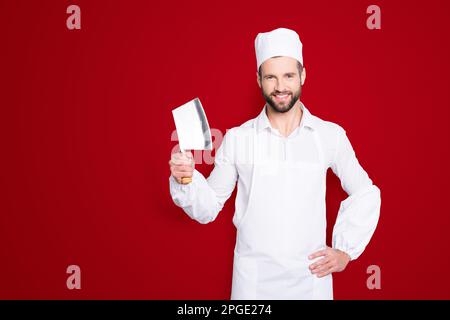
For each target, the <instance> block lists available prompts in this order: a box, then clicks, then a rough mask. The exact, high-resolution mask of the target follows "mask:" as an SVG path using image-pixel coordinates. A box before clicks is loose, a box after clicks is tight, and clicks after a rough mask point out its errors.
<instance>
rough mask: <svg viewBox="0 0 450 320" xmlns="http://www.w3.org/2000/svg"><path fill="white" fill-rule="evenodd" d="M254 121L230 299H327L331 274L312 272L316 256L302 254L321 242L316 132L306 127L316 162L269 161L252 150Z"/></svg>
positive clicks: (322, 169) (321, 171) (321, 169)
mask: <svg viewBox="0 0 450 320" xmlns="http://www.w3.org/2000/svg"><path fill="white" fill-rule="evenodd" d="M255 126H256V122H255V124H254V128H253V146H254V147H253V159H254V161H253V162H254V164H253V173H252V182H251V183H252V185H251V190H250V195H249V203H248V206H247V210H246V212H245V214H244V215H243V216H242V218H241V219H240V221H238V222H237V225H236V228H237V240H236V247H235V250H234V262H233V281H232V292H231V299H232V300H237V299H245V300H252V299H302V300H303V299H333V288H332V276H331V274H330V275H328V276H326V277H323V278H317V276H316V275H313V274H312V273H311V271H310V270H309V265H310V264H312V263H313V262H315V261H317V260H318V259H320V258H317V259H315V260H309V259H308V255H310V254H312V253H314V252H316V251H318V250H320V249H324V248H325V246H326V210H325V189H326V170H327V168H326V165H325V163H324V153H323V148H322V144H321V142H320V138H319V135H318V133H317V131H314V130H313V131H311V133H312V134H313V136H314V141H315V145H316V147H317V154H318V162H298V161H297V162H293V161H281V162H274V161H267V160H264V157H263V156H261V155H260V154H259V153H258V150H259V148H258V144H257V138H256V127H255ZM304 130H309V129H308V128H304ZM297 134H309V132H303V131H300V132H297ZM318 195H320V196H318ZM256 199H258V201H256ZM288 203H289V205H287V204H288Z"/></svg>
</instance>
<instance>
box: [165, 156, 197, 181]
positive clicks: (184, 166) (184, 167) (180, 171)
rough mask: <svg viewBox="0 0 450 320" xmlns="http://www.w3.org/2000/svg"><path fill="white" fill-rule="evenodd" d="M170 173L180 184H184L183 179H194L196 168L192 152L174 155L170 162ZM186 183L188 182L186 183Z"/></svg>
mask: <svg viewBox="0 0 450 320" xmlns="http://www.w3.org/2000/svg"><path fill="white" fill-rule="evenodd" d="M169 166H170V172H171V173H172V176H173V177H174V178H175V180H176V181H177V182H178V183H181V184H183V181H182V180H181V179H182V178H192V175H193V173H194V168H195V161H194V156H193V155H192V153H191V152H190V151H186V152H185V153H184V154H183V153H181V152H176V153H172V156H171V159H170V161H169ZM185 183H186V182H185Z"/></svg>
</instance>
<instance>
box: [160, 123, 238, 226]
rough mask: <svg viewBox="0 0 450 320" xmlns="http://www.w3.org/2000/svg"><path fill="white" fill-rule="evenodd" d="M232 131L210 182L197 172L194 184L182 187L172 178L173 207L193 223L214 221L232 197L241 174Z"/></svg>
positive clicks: (217, 154) (219, 153)
mask: <svg viewBox="0 0 450 320" xmlns="http://www.w3.org/2000/svg"><path fill="white" fill-rule="evenodd" d="M232 136H233V129H231V130H229V131H227V133H226V134H225V136H224V139H223V141H222V144H221V146H220V147H219V148H218V149H217V152H216V156H215V159H214V168H213V170H212V171H211V174H210V175H209V177H208V178H207V179H205V177H204V176H203V175H202V174H201V173H200V172H199V171H197V170H196V169H195V170H194V173H193V176H192V182H191V183H189V184H187V185H183V184H179V183H178V182H177V181H176V180H175V178H174V177H172V175H171V176H170V177H169V186H170V194H171V196H172V199H173V201H174V203H175V204H176V205H177V206H179V207H180V208H182V209H183V210H184V212H186V214H187V215H188V216H189V217H191V218H192V219H194V220H196V221H198V222H200V223H203V224H204V223H209V222H211V221H214V220H215V219H216V217H217V215H218V213H219V212H220V211H221V210H222V208H223V206H224V204H225V202H226V201H227V200H228V198H229V197H230V196H231V194H232V192H233V190H234V187H235V185H236V181H237V178H238V173H237V170H236V167H235V163H234V160H233V158H234V155H233V149H234V148H233V140H234V138H232Z"/></svg>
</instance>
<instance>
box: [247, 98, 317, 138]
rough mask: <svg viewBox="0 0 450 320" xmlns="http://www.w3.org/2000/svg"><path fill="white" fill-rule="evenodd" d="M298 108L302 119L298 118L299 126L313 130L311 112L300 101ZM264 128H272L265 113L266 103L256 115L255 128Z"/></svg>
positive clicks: (313, 123) (258, 129) (313, 124)
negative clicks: (300, 110) (301, 112)
mask: <svg viewBox="0 0 450 320" xmlns="http://www.w3.org/2000/svg"><path fill="white" fill-rule="evenodd" d="M300 108H301V109H302V111H303V114H302V119H301V120H300V128H302V127H303V126H305V127H308V128H310V129H312V130H314V128H315V122H314V117H313V115H312V114H311V112H309V110H308V109H307V108H306V107H305V105H304V104H303V103H302V102H300ZM266 128H272V125H271V124H270V121H269V118H268V117H267V114H266V105H264V107H263V109H262V111H261V112H260V114H259V115H258V116H257V117H256V130H257V131H258V132H260V131H261V130H263V129H266Z"/></svg>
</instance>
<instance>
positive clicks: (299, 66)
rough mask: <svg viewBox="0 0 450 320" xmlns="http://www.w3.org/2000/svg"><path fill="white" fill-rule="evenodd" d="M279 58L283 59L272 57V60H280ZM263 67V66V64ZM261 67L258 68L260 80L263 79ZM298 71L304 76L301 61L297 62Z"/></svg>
mask: <svg viewBox="0 0 450 320" xmlns="http://www.w3.org/2000/svg"><path fill="white" fill-rule="evenodd" d="M279 57H281V56H275V57H272V58H279ZM261 66H262V64H261ZM261 66H259V68H258V75H259V78H260V79H261ZM297 69H298V75H299V76H301V75H302V71H303V66H302V64H301V63H300V61H297Z"/></svg>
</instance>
